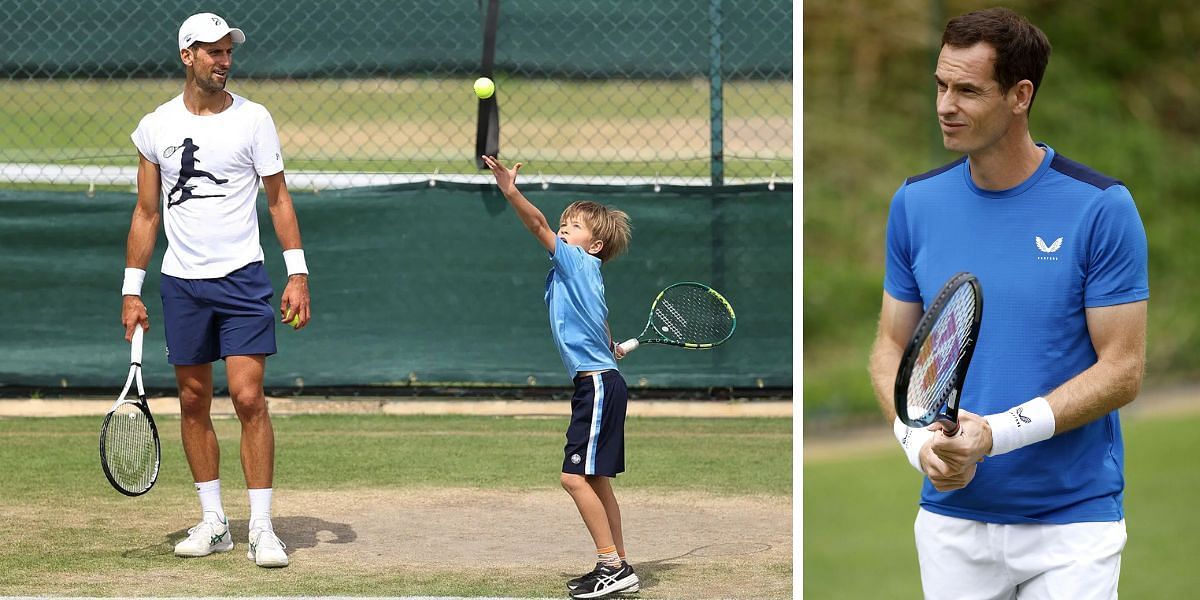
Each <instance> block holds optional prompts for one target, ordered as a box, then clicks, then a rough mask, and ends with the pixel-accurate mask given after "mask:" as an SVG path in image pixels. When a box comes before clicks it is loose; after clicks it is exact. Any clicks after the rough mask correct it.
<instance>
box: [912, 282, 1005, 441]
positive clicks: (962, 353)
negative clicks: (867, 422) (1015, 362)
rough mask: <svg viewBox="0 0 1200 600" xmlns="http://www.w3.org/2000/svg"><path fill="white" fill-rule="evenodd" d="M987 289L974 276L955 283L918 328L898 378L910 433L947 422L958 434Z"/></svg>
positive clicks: (942, 293)
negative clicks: (961, 399)
mask: <svg viewBox="0 0 1200 600" xmlns="http://www.w3.org/2000/svg"><path fill="white" fill-rule="evenodd" d="M982 318H983V289H982V288H981V287H980V286H979V280H978V279H977V278H976V277H975V276H974V275H972V274H970V273H959V274H957V275H955V276H954V277H951V278H950V281H948V282H946V285H944V286H942V290H941V291H940V292H938V295H937V297H936V298H934V299H933V303H931V304H930V305H929V310H927V311H925V314H924V315H923V316H922V317H921V320H920V321H919V322H918V323H917V329H916V331H914V332H913V337H912V340H911V341H909V343H908V347H907V348H905V350H904V357H903V358H902V359H900V370H899V372H898V373H897V374H896V395H895V401H896V415H897V416H899V417H900V420H901V421H903V422H904V424H905V425H908V426H909V427H922V428H923V427H928V426H930V425H932V424H933V423H935V422H941V423H942V424H943V427H944V429H943V430H942V431H943V432H944V433H945V434H946V435H948V436H952V435H955V434H956V433H958V400H959V396H960V395H961V394H962V387H963V381H964V380H966V378H967V367H969V366H970V364H971V355H972V354H974V352H975V341H976V340H977V339H979V324H980V320H981V319H982Z"/></svg>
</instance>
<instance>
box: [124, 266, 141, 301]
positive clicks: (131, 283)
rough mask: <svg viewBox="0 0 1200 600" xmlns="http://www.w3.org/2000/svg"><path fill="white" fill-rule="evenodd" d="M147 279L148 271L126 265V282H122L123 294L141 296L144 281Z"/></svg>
mask: <svg viewBox="0 0 1200 600" xmlns="http://www.w3.org/2000/svg"><path fill="white" fill-rule="evenodd" d="M145 281H146V271H145V270H144V269H135V268H133V267H125V282H124V283H122V284H121V295H122V296H141V295H142V283H144V282H145Z"/></svg>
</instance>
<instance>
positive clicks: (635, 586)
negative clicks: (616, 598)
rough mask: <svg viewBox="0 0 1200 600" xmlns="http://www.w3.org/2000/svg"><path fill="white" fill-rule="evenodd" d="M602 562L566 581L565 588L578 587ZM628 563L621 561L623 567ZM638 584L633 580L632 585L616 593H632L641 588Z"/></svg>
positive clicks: (570, 589) (594, 573) (573, 588)
mask: <svg viewBox="0 0 1200 600" xmlns="http://www.w3.org/2000/svg"><path fill="white" fill-rule="evenodd" d="M603 564H604V563H596V568H595V569H592V571H591V572H590V573H584V574H583V575H580V576H579V577H576V578H575V579H572V580H570V581H568V582H567V590H569V591H575V588H578V587H579V584H581V583H583V582H584V580H585V579H588V578H590V577H592V576H594V575H596V573H597V572H598V571H599V570H600V567H601V565H603ZM628 565H629V563H627V562H625V561H621V566H622V567H625V566H628ZM631 570H632V567H631ZM638 586H639V582H634V584H633V586H632V587H628V588H625V589H623V590H621V591H620V592H617V593H618V594H633V593H635V592H638V591H639V590H640V589H641V588H640V587H638Z"/></svg>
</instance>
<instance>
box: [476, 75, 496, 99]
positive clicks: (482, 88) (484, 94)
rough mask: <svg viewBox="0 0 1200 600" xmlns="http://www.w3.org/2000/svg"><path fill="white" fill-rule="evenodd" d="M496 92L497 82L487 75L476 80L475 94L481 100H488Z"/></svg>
mask: <svg viewBox="0 0 1200 600" xmlns="http://www.w3.org/2000/svg"><path fill="white" fill-rule="evenodd" d="M495 93H496V82H494V81H492V80H491V79H488V78H487V77H480V78H479V79H476V80H475V95H476V96H479V99H480V100H487V99H488V98H491V97H492V94H495Z"/></svg>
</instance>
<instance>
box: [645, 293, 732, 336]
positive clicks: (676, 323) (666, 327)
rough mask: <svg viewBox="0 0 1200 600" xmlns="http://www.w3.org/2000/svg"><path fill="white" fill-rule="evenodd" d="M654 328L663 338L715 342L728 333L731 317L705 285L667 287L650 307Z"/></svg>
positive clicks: (723, 305)
mask: <svg viewBox="0 0 1200 600" xmlns="http://www.w3.org/2000/svg"><path fill="white" fill-rule="evenodd" d="M654 316H655V320H654V328H655V329H656V330H657V331H658V332H659V333H660V334H662V335H663V336H664V337H666V338H667V339H672V340H675V341H680V342H685V341H686V342H690V343H701V344H704V343H715V342H719V341H721V340H723V339H725V338H726V337H728V336H729V334H730V332H731V330H732V329H733V316H732V315H731V314H730V312H729V309H728V307H727V306H726V304H725V302H724V301H722V300H721V298H720V297H718V296H717V295H716V294H714V293H712V292H711V291H709V290H708V289H707V288H699V287H691V286H679V287H674V288H671V289H670V290H668V291H667V294H666V295H664V296H663V297H662V298H661V299H659V301H658V303H657V305H656V306H655V308H654Z"/></svg>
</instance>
